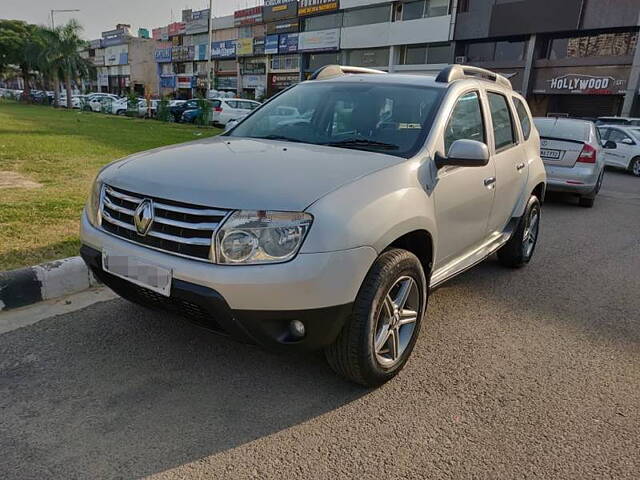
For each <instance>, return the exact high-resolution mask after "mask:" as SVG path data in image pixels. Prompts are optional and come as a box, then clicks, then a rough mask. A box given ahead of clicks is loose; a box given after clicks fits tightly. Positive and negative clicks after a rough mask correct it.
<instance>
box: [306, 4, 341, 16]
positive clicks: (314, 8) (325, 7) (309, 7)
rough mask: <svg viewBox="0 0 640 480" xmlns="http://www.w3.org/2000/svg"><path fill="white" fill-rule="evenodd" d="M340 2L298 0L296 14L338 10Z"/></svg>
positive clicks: (313, 13)
mask: <svg viewBox="0 0 640 480" xmlns="http://www.w3.org/2000/svg"><path fill="white" fill-rule="evenodd" d="M339 7H340V2H338V1H337V0H300V5H299V6H298V15H299V16H301V17H302V16H304V15H315V14H317V13H328V12H332V11H334V10H338V8H339Z"/></svg>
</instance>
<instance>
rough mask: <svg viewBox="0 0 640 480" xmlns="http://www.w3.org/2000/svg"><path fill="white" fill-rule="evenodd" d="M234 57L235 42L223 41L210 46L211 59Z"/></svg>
mask: <svg viewBox="0 0 640 480" xmlns="http://www.w3.org/2000/svg"><path fill="white" fill-rule="evenodd" d="M235 56H236V41H235V40H225V41H223V42H213V43H212V44H211V58H233V57H235Z"/></svg>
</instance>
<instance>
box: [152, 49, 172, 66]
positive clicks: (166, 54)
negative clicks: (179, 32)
mask: <svg viewBox="0 0 640 480" xmlns="http://www.w3.org/2000/svg"><path fill="white" fill-rule="evenodd" d="M155 56H156V62H158V63H163V62H165V63H166V62H170V61H171V47H168V48H158V49H157V50H156V53H155Z"/></svg>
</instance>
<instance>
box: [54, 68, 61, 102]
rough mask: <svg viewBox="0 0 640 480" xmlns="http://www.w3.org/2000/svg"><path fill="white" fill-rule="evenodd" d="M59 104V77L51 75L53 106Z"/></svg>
mask: <svg viewBox="0 0 640 480" xmlns="http://www.w3.org/2000/svg"><path fill="white" fill-rule="evenodd" d="M59 106H60V79H59V78H58V75H55V74H54V75H53V108H58V107H59Z"/></svg>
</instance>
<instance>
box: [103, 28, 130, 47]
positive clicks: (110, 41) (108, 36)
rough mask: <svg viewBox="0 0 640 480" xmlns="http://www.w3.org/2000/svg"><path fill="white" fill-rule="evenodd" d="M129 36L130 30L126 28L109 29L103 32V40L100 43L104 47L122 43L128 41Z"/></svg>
mask: <svg viewBox="0 0 640 480" xmlns="http://www.w3.org/2000/svg"><path fill="white" fill-rule="evenodd" d="M128 37H129V32H128V31H127V30H126V29H124V28H119V29H117V30H109V31H108V32H102V41H101V42H100V43H101V45H102V46H103V47H109V46H111V45H120V44H122V43H126V42H127V39H128Z"/></svg>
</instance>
